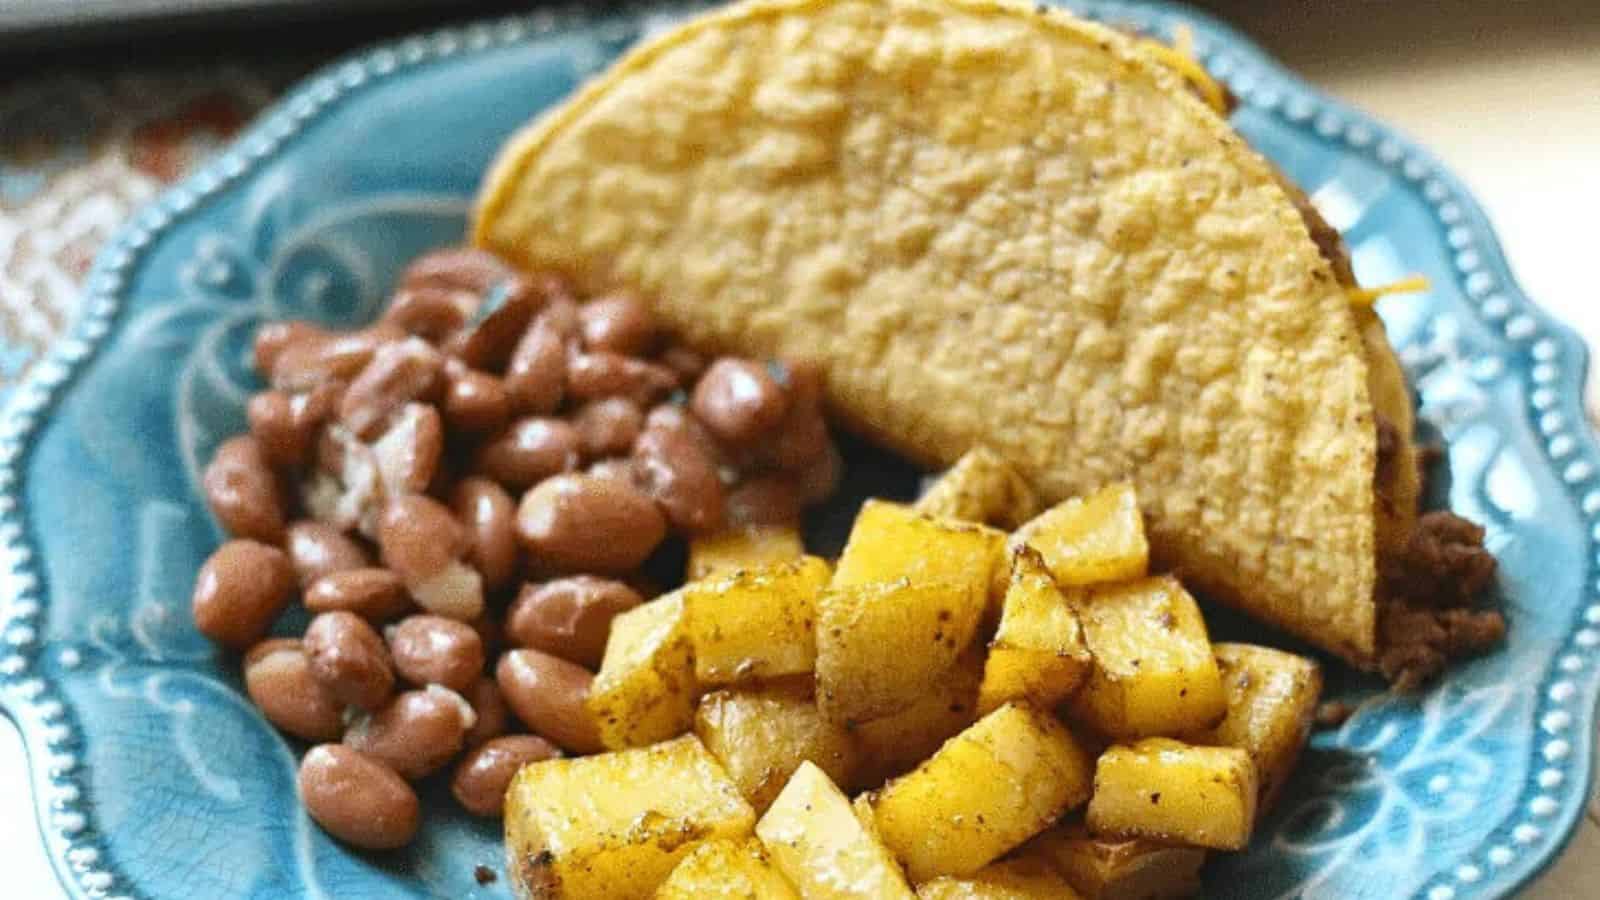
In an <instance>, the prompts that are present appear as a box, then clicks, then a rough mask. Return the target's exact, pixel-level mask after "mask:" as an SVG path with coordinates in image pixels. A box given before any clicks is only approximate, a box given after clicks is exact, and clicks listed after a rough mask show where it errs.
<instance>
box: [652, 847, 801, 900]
mask: <svg viewBox="0 0 1600 900" xmlns="http://www.w3.org/2000/svg"><path fill="white" fill-rule="evenodd" d="M655 900H800V895H799V894H796V893H795V892H794V888H792V887H790V886H789V881H788V879H786V878H784V877H783V874H782V873H780V872H779V871H778V870H777V868H776V867H774V866H773V865H772V861H771V860H770V859H768V858H767V851H766V848H765V847H763V846H762V845H761V842H760V841H758V840H756V839H755V838H746V839H745V840H742V841H731V840H716V841H706V842H705V843H703V844H701V845H700V846H698V847H696V848H695V849H694V850H693V851H691V852H690V853H689V855H688V856H685V857H684V858H683V862H680V863H678V867H677V868H676V869H673V870H672V875H671V877H669V878H668V879H667V882H666V884H663V885H662V886H661V889H660V890H658V891H656V896H655Z"/></svg>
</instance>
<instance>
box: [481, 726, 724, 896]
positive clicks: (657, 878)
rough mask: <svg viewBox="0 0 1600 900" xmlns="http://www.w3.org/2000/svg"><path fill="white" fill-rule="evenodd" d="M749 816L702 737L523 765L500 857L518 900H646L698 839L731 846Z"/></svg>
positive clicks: (509, 800) (510, 795) (510, 798)
mask: <svg viewBox="0 0 1600 900" xmlns="http://www.w3.org/2000/svg"><path fill="white" fill-rule="evenodd" d="M755 821H756V816H755V810H753V809H751V808H750V804H748V803H746V802H745V800H744V798H743V797H741V796H740V795H739V789H738V788H737V787H736V786H735V785H734V783H733V781H732V780H731V779H729V778H728V775H727V773H726V772H724V771H723V770H722V766H720V765H718V764H717V761H716V759H714V758H712V756H711V754H710V753H707V752H706V749H705V748H704V747H702V746H700V741H699V740H697V739H696V738H695V737H694V736H693V735H688V736H685V737H682V738H679V739H677V740H674V741H668V742H666V743H663V744H656V745H655V746H653V747H643V748H639V749H634V750H623V751H620V752H617V753H602V754H600V755H598V756H585V757H581V758H578V759H553V760H548V761H546V762H537V763H533V764H531V765H527V766H524V767H523V768H522V770H521V771H520V772H518V773H517V776H516V778H515V779H514V780H513V781H512V782H511V787H510V788H509V789H508V790H507V792H506V809H505V829H506V857H507V860H508V866H507V867H508V869H509V870H510V875H511V880H512V886H513V888H514V889H515V890H516V891H517V892H518V896H522V897H531V898H539V900H558V898H559V900H591V898H592V900H633V898H640V900H643V898H647V897H650V896H651V895H652V894H654V893H655V890H656V888H657V887H659V886H660V885H661V883H662V882H663V881H665V880H666V878H667V875H668V873H670V872H671V871H672V870H673V867H675V866H676V865H677V864H678V862H679V861H680V860H681V859H683V857H684V856H686V855H688V853H689V851H691V850H693V849H694V848H695V846H696V845H698V844H699V843H700V842H701V841H704V840H711V839H716V838H727V839H731V840H738V839H741V838H744V837H746V836H748V835H749V834H750V832H751V829H752V828H753V827H754V826H755Z"/></svg>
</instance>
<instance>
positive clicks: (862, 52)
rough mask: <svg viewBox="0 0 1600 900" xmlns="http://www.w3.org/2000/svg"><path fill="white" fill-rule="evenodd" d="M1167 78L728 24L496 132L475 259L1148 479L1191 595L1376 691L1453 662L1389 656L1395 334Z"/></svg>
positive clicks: (1059, 60)
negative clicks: (1215, 602) (523, 124)
mask: <svg viewBox="0 0 1600 900" xmlns="http://www.w3.org/2000/svg"><path fill="white" fill-rule="evenodd" d="M1171 56H1172V53H1171V51H1170V50H1167V49H1165V48H1163V49H1161V50H1160V51H1159V52H1157V51H1154V50H1152V48H1151V47H1150V46H1149V45H1148V44H1147V43H1146V42H1142V41H1140V40H1138V39H1135V38H1133V37H1130V36H1128V35H1125V34H1122V33H1119V32H1116V31H1113V30H1111V29H1107V28H1104V27H1101V26H1098V25H1095V24H1092V23H1089V22H1085V21H1080V20H1078V19H1076V18H1073V17H1071V16H1070V15H1068V14H1066V13H1064V12H1062V11H1059V10H1053V9H1050V8H1047V7H1042V6H1040V7H1035V6H1032V5H1027V6H1025V5H1021V4H1018V3H1013V2H1004V0H756V2H748V3H743V4H739V5H735V6H732V7H729V8H726V9H724V10H721V11H719V12H715V13H712V14H710V15H707V16H704V17H702V18H699V19H696V20H694V21H691V22H689V23H688V24H686V25H683V26H682V27H680V28H678V29H677V30H675V31H672V32H670V33H668V34H666V35H663V36H661V37H659V38H657V39H655V40H653V41H650V42H648V43H645V44H644V45H642V46H640V47H638V48H636V49H635V50H633V51H632V52H630V53H629V54H628V55H627V56H625V57H624V58H623V59H622V60H621V61H620V62H618V63H617V64H616V65H615V66H614V67H613V68H612V69H611V70H610V71H609V72H608V73H607V74H606V75H604V76H603V77H601V78H599V79H597V80H596V81H594V82H593V83H591V84H590V85H588V86H587V87H585V88H584V89H583V90H582V91H581V92H579V93H578V94H577V95H576V96H575V97H573V98H572V99H571V100H570V101H569V102H567V103H566V104H565V105H563V106H561V107H559V108H557V109H555V110H553V111H551V112H550V113H549V114H547V115H545V116H543V117H542V118H540V119H539V120H537V121H536V122H534V123H533V124H532V125H531V126H530V127H528V128H527V129H526V130H525V131H524V132H522V133H521V134H519V135H517V136H516V137H515V138H514V139H512V140H511V141H510V143H509V144H508V145H507V146H506V147H505V148H504V149H503V150H502V152H501V154H500V156H499V159H498V161H497V162H496V163H495V165H494V167H493V169H492V170H491V172H490V173H489V176H488V179H487V182H486V184H485V186H484V188H483V192H482V195H481V197H480V200H479V206H478V209H477V214H476V220H475V223H474V238H475V240H476V241H477V242H478V243H479V244H481V245H483V246H485V247H488V248H490V249H492V250H494V251H495V252H497V253H500V254H502V255H504V256H505V257H507V258H509V259H512V260H516V261H518V262H520V263H521V264H523V265H525V266H528V267H530V268H534V269H541V270H554V271H556V272H559V273H560V274H562V275H564V276H566V277H568V278H570V279H572V280H573V281H574V282H576V283H577V284H578V285H579V286H580V287H581V288H582V289H584V290H588V291H602V290H607V289H611V288H614V287H617V286H619V285H621V286H627V287H630V288H633V289H636V290H638V291H640V292H642V293H644V294H645V295H648V296H651V297H654V298H657V299H656V301H655V303H656V309H657V311H658V312H659V314H660V315H661V317H662V318H663V320H664V321H665V322H667V323H668V325H669V326H670V327H671V328H672V329H673V330H674V331H675V332H677V333H678V334H679V335H680V336H682V337H683V338H684V339H686V340H688V341H690V342H691V343H694V344H698V345H700V346H702V347H704V348H706V349H708V350H717V351H721V350H737V351H739V352H742V353H746V354H752V353H754V354H769V355H774V356H791V357H794V356H805V357H811V358H813V359H816V360H818V361H819V362H820V363H821V364H822V365H823V367H824V368H825V371H826V374H827V379H828V400H829V404H830V408H831V409H832V410H833V412H834V413H836V414H837V416H838V417H839V418H840V419H841V420H842V422H843V423H844V424H846V425H847V426H848V427H851V428H853V429H855V430H857V431H859V432H861V433H863V434H865V435H867V436H869V437H870V438H872V439H874V440H876V441H878V442H880V443H882V444H884V445H887V446H889V447H891V448H893V449H895V450H897V451H899V452H900V453H903V454H904V455H906V456H907V457H910V458H911V459H913V460H915V461H917V462H919V463H922V464H924V465H928V466H942V465H948V464H949V463H951V462H953V461H954V460H956V459H957V458H958V457H959V456H961V454H962V453H963V452H965V451H966V450H968V449H969V448H971V447H973V446H975V445H978V444H984V445H987V446H989V447H990V448H992V449H994V450H996V451H998V452H1000V453H1001V454H1002V455H1003V456H1005V457H1006V458H1007V459H1008V460H1009V461H1011V462H1012V463H1013V464H1015V465H1016V466H1017V467H1019V469H1020V470H1021V471H1022V472H1023V473H1024V474H1025V475H1027V476H1028V477H1029V479H1030V480H1031V481H1032V482H1033V483H1034V485H1035V486H1036V487H1037V488H1038V489H1039V491H1040V493H1041V494H1042V495H1044V496H1045V497H1046V498H1062V497H1066V496H1071V495H1077V494H1082V493H1085V492H1087V491H1089V490H1091V489H1093V488H1095V487H1098V486H1100V485H1103V484H1106V483H1108V482H1111V481H1115V480H1118V479H1125V478H1127V479H1132V480H1133V481H1135V482H1136V483H1137V486H1138V490H1139V495H1140V497H1141V498H1143V499H1144V502H1145V503H1146V505H1147V506H1146V509H1145V514H1146V520H1147V523H1148V529H1149V536H1150V541H1151V546H1152V550H1153V552H1154V554H1155V556H1156V557H1157V560H1158V561H1159V562H1161V563H1163V564H1165V565H1167V566H1168V567H1170V568H1172V569H1174V570H1177V571H1178V572H1180V573H1181V575H1182V577H1183V578H1184V579H1185V581H1188V582H1191V583H1194V584H1196V585H1198V586H1200V587H1201V588H1202V589H1203V590H1204V591H1206V592H1207V593H1209V594H1210V595H1212V596H1213V597H1215V598H1217V599H1220V600H1223V601H1225V602H1228V603H1231V604H1233V605H1235V606H1237V607H1239V608H1240V609H1243V610H1245V611H1246V612H1248V613H1250V614H1252V615H1255V616H1257V617H1259V618H1261V619H1264V620H1267V621H1269V622H1271V623H1275V624H1276V625H1278V626H1281V627H1282V628H1284V629H1286V630H1288V631H1290V632H1292V633H1294V634H1296V635H1299V636H1300V637H1302V638H1304V639H1306V640H1308V641H1311V642H1312V643H1314V644H1317V645H1319V646H1321V647H1323V648H1325V649H1327V650H1329V651H1331V652H1333V653H1336V654H1338V655H1339V656H1342V657H1344V658H1345V659H1347V660H1349V661H1350V662H1352V663H1354V664H1356V665H1358V666H1361V667H1364V668H1369V669H1370V668H1384V669H1386V670H1388V669H1392V670H1393V671H1392V672H1391V674H1393V675H1400V674H1402V670H1404V671H1405V672H1415V671H1417V670H1418V667H1419V666H1421V667H1422V668H1426V667H1427V666H1429V665H1436V663H1437V660H1433V661H1430V662H1427V663H1426V664H1424V663H1422V662H1419V661H1418V660H1413V661H1412V662H1409V663H1407V664H1406V667H1400V668H1397V667H1395V666H1394V665H1391V661H1390V658H1391V657H1392V654H1391V653H1390V648H1389V646H1388V645H1387V644H1386V643H1385V638H1384V635H1385V634H1386V633H1387V632H1388V631H1390V630H1392V629H1390V628H1388V627H1387V626H1385V625H1384V621H1383V620H1384V618H1385V615H1386V613H1385V612H1382V611H1380V607H1382V606H1385V605H1386V604H1389V603H1391V602H1397V601H1396V600H1395V598H1396V597H1397V596H1398V595H1397V594H1396V590H1395V589H1394V588H1392V587H1386V586H1385V585H1386V584H1388V585H1392V584H1395V583H1397V579H1400V580H1404V579H1403V578H1402V577H1401V575H1398V574H1392V573H1404V572H1410V571H1411V569H1410V568H1409V564H1408V563H1407V562H1406V559H1407V558H1408V554H1414V551H1413V549H1412V545H1413V544H1415V543H1416V542H1417V539H1418V538H1417V535H1418V532H1419V530H1420V529H1421V528H1422V526H1421V525H1419V519H1418V517H1417V514H1416V502H1417V500H1416V498H1417V496H1418V495H1419V483H1418V476H1417V471H1416V466H1415V465H1414V457H1415V454H1416V449H1415V446H1414V440H1413V435H1412V420H1411V405H1410V404H1411V400H1410V395H1409V392H1408V391H1407V389H1406V387H1405V384H1404V381H1403V378H1402V377H1401V375H1400V369H1399V367H1398V364H1397V363H1396V362H1395V359H1394V356H1393V353H1392V351H1391V350H1390V349H1389V345H1388V342H1387V340H1386V338H1385V337H1384V335H1383V331H1382V324H1381V323H1380V322H1379V320H1378V319H1377V317H1376V316H1375V315H1373V314H1372V312H1371V310H1370V308H1369V306H1370V304H1369V305H1367V306H1363V304H1362V303H1360V302H1355V301H1353V299H1352V295H1351V291H1350V289H1349V288H1350V286H1351V284H1353V279H1352V278H1350V277H1349V266H1348V262H1347V261H1344V260H1343V259H1342V258H1341V257H1340V255H1339V254H1340V253H1341V252H1342V250H1341V249H1340V248H1339V247H1338V245H1337V233H1334V234H1333V238H1332V240H1331V241H1329V240H1328V239H1327V236H1326V235H1325V234H1323V235H1320V238H1321V240H1320V241H1319V239H1318V237H1319V236H1318V235H1314V234H1313V231H1314V230H1316V228H1317V227H1318V225H1319V222H1320V220H1317V219H1315V218H1314V212H1313V213H1312V215H1311V217H1310V218H1308V216H1307V215H1305V214H1303V213H1302V210H1301V209H1300V208H1298V207H1297V204H1296V199H1297V194H1298V192H1295V191H1293V189H1292V187H1289V186H1287V185H1285V184H1284V183H1282V182H1281V181H1280V179H1279V177H1278V175H1277V173H1276V172H1275V171H1274V169H1273V168H1272V166H1271V165H1270V164H1269V163H1268V162H1267V161H1266V160H1264V159H1263V158H1262V157H1261V156H1259V155H1258V154H1257V153H1256V152H1254V151H1253V150H1252V149H1251V148H1249V147H1248V146H1247V145H1246V144H1245V142H1244V141H1243V140H1242V139H1241V138H1240V137H1239V136H1238V135H1237V134H1236V133H1234V131H1233V130H1232V129H1231V128H1230V127H1229V126H1228V124H1227V122H1226V120H1225V119H1224V118H1223V117H1222V116H1221V115H1219V114H1218V111H1217V109H1216V108H1215V105H1214V104H1215V103H1216V101H1217V95H1218V94H1219V93H1220V91H1218V90H1217V89H1216V86H1215V85H1207V84H1206V83H1205V82H1206V81H1208V80H1207V79H1204V76H1203V74H1200V75H1197V74H1195V72H1194V71H1191V69H1197V67H1193V66H1188V67H1186V66H1183V65H1173V64H1172V63H1171V60H1170V57H1171ZM1197 86H1199V87H1203V88H1205V89H1204V90H1196V87H1197ZM1207 96H1209V97H1210V99H1211V100H1212V103H1211V104H1208V103H1207V102H1206V99H1205V98H1206V97H1207ZM1304 205H1305V208H1306V209H1307V210H1309V204H1304ZM1321 228H1322V229H1323V230H1325V231H1332V229H1327V228H1326V226H1325V225H1321ZM1319 244H1324V245H1328V246H1327V247H1323V246H1319ZM1358 299H1359V298H1358ZM1380 422H1381V423H1382V424H1381V425H1380ZM1467 527H1468V528H1469V529H1470V528H1471V527H1472V526H1470V525H1468V526H1467ZM1435 530H1439V529H1435ZM1443 530H1444V531H1448V532H1449V533H1450V537H1451V538H1452V539H1453V540H1454V543H1452V544H1451V545H1450V546H1451V548H1452V550H1460V549H1462V547H1465V548H1466V549H1465V550H1463V551H1462V552H1463V553H1467V554H1468V555H1471V554H1470V551H1471V549H1472V545H1473V543H1474V542H1473V541H1472V540H1470V538H1471V534H1470V533H1469V532H1461V531H1460V529H1455V530H1454V531H1451V530H1450V529H1443ZM1477 534H1478V537H1479V541H1478V543H1481V532H1478V533H1477ZM1477 550H1478V553H1479V554H1480V555H1481V547H1478V548H1477ZM1460 555H1461V554H1459V553H1458V554H1455V556H1452V559H1456V557H1458V556H1460ZM1475 558H1476V557H1475ZM1457 562H1459V560H1457ZM1474 565H1475V566H1477V568H1475V569H1472V570H1471V574H1470V575H1469V574H1467V573H1466V572H1465V570H1463V571H1460V572H1456V571H1450V572H1444V573H1442V574H1440V577H1441V578H1444V579H1446V580H1447V581H1448V584H1445V585H1444V586H1443V587H1441V588H1440V591H1441V592H1442V593H1443V594H1448V595H1451V596H1455V595H1457V594H1464V593H1467V594H1470V593H1471V592H1475V591H1476V590H1477V588H1478V587H1479V586H1481V584H1482V580H1483V573H1482V565H1481V562H1478V563H1474ZM1489 565H1490V566H1491V568H1492V560H1491V561H1490V564H1489ZM1456 568H1457V569H1461V568H1462V567H1461V566H1459V565H1458V566H1457V567H1456ZM1435 574H1439V573H1435ZM1469 579H1476V580H1475V581H1473V583H1471V584H1463V581H1464V580H1469ZM1413 587H1414V586H1413ZM1429 590H1432V588H1429ZM1414 592H1415V591H1414V590H1413V593H1414ZM1401 599H1404V600H1405V601H1406V602H1407V603H1409V604H1410V605H1409V606H1408V607H1407V608H1412V607H1417V608H1422V607H1426V606H1427V605H1428V604H1429V603H1431V602H1432V598H1431V597H1430V598H1428V599H1427V600H1426V601H1423V600H1417V598H1401ZM1413 601H1415V602H1413ZM1457 605H1459V604H1457ZM1407 630H1408V631H1414V630H1415V629H1407ZM1449 637H1450V639H1451V640H1454V641H1455V642H1456V643H1458V644H1459V643H1462V640H1461V635H1460V634H1457V633H1455V632H1451V635H1450V636H1449ZM1434 643H1436V644H1438V643H1442V642H1440V641H1435V642H1434ZM1445 643H1447V642H1445ZM1468 643H1470V642H1468ZM1479 643H1481V641H1479ZM1435 649H1439V648H1435ZM1457 649H1459V648H1457ZM1405 655H1406V656H1407V657H1408V658H1409V657H1414V656H1418V654H1416V653H1411V652H1410V651H1407V653H1406V654H1405ZM1435 656H1437V654H1435ZM1424 674H1425V673H1424ZM1406 677H1411V676H1409V675H1408V676H1406Z"/></svg>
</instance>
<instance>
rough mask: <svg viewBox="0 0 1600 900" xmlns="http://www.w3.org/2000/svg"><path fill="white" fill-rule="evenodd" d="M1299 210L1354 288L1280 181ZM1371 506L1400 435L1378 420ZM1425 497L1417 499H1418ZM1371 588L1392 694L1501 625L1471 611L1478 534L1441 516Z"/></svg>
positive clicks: (1336, 245)
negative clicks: (1375, 594)
mask: <svg viewBox="0 0 1600 900" xmlns="http://www.w3.org/2000/svg"><path fill="white" fill-rule="evenodd" d="M1281 180H1282V181H1283V183H1284V185H1285V189H1286V190H1287V192H1288V194H1289V197H1290V199H1292V200H1293V201H1294V204H1295V207H1296V208H1297V209H1298V210H1299V211H1300V216H1301V218H1302V219H1303V220H1304V221H1305V223H1306V230H1308V231H1309V232H1310V233H1311V239H1312V241H1314V242H1315V243H1316V245H1317V249H1319V250H1320V251H1322V255H1323V257H1324V258H1325V259H1327V261H1328V264H1329V265H1330V266H1332V267H1333V272H1334V277H1335V278H1336V279H1337V280H1338V282H1339V283H1340V284H1343V285H1345V286H1347V287H1350V286H1354V285H1355V283H1356V279H1355V273H1354V272H1353V271H1352V270H1351V267H1350V254H1349V252H1348V251H1347V250H1346V249H1345V246H1344V240H1343V238H1342V237H1341V236H1340V234H1339V231H1338V229H1336V228H1334V227H1333V226H1331V225H1329V224H1328V222H1327V220H1326V219H1324V218H1322V215H1321V213H1319V212H1318V211H1317V208H1316V207H1315V206H1314V205H1312V203H1311V198H1310V197H1308V196H1306V194H1305V192H1304V191H1301V190H1299V189H1298V188H1297V187H1295V186H1293V185H1292V184H1291V183H1290V182H1289V181H1288V180H1287V179H1281ZM1377 420H1378V448H1377V450H1378V452H1377V472H1376V478H1374V481H1375V482H1376V484H1377V492H1378V498H1377V499H1378V503H1379V505H1380V506H1382V507H1384V508H1385V509H1389V510H1391V511H1392V510H1393V509H1394V504H1395V502H1396V498H1395V497H1392V496H1390V495H1389V492H1388V487H1389V486H1390V485H1391V484H1393V478H1392V474H1393V473H1392V471H1391V470H1392V469H1393V467H1394V465H1395V462H1396V458H1397V453H1398V451H1399V449H1400V442H1401V441H1402V440H1404V438H1403V437H1402V436H1401V435H1400V432H1399V430H1398V429H1396V428H1395V426H1394V423H1392V422H1390V421H1389V420H1388V419H1385V418H1384V417H1383V416H1381V415H1380V416H1378V417H1377ZM1439 456H1440V452H1439V449H1438V448H1437V447H1431V446H1422V447H1418V448H1417V466H1418V467H1419V468H1420V469H1421V470H1422V472H1421V474H1422V480H1423V482H1424V483H1426V481H1427V477H1428V470H1429V468H1431V466H1432V465H1433V463H1435V462H1437V461H1438V460H1439ZM1424 493H1425V492H1424ZM1380 569H1381V571H1380V573H1379V574H1380V575H1381V579H1380V583H1379V586H1378V670H1379V671H1380V672H1382V673H1383V676H1384V677H1385V678H1387V679H1388V680H1389V682H1390V683H1391V684H1393V685H1394V686H1395V687H1396V688H1398V689H1400V690H1409V689H1412V688H1415V687H1418V686H1420V685H1422V684H1424V683H1425V682H1427V681H1428V680H1430V679H1432V678H1433V677H1434V676H1436V675H1438V674H1439V673H1440V672H1442V671H1444V669H1445V667H1446V666H1448V665H1449V664H1450V661H1451V660H1454V659H1460V658H1463V657H1468V656H1475V655H1477V654H1479V653H1482V652H1484V651H1485V650H1487V649H1489V648H1490V647H1492V646H1494V645H1495V644H1497V643H1499V642H1500V640H1501V639H1502V638H1504V637H1505V633H1506V620H1505V617H1504V616H1502V615H1501V614H1500V611H1499V610H1493V609H1482V608H1479V606H1478V598H1479V595H1480V594H1482V592H1483V589H1484V588H1485V587H1487V586H1488V584H1489V582H1490V580H1491V579H1492V578H1493V577H1494V570H1495V560H1494V556H1492V555H1491V554H1490V553H1489V551H1488V550H1485V549H1484V547H1483V528H1481V527H1480V526H1478V525H1476V524H1474V523H1472V522H1469V521H1467V520H1466V519H1463V518H1461V517H1460V516H1458V515H1456V514H1454V513H1451V512H1447V511H1440V512H1430V513H1425V514H1424V515H1423V516H1422V517H1421V518H1420V519H1418V520H1417V527H1416V529H1415V530H1414V531H1413V532H1412V534H1411V538H1410V540H1409V541H1408V542H1407V543H1406V547H1405V550H1404V551H1403V552H1401V553H1400V554H1399V556H1398V558H1394V559H1386V560H1383V561H1382V562H1381V564H1380Z"/></svg>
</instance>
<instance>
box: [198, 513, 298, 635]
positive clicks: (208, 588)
mask: <svg viewBox="0 0 1600 900" xmlns="http://www.w3.org/2000/svg"><path fill="white" fill-rule="evenodd" d="M293 595H294V570H293V569H292V568H290V566H289V558H288V557H287V556H285V555H284V553H283V551H282V550H279V549H278V548H276V547H269V546H267V545H266V544H262V543H259V542H257V541H250V540H234V541H228V542H227V543H226V544H223V545H222V546H221V547H218V548H217V550H216V552H215V553H212V554H211V556H210V558H209V559H207V560H206V561H205V564H204V565H202V566H201V567H200V574H199V577H197V578H196V579H195V585H194V596H193V598H192V601H191V603H190V606H191V609H192V611H193V614H194V624H195V627H196V628H197V629H199V630H200V633H201V634H203V635H205V636H206V637H208V638H210V639H212V640H213V641H216V642H217V643H219V644H222V645H223V646H225V647H228V648H229V649H232V650H238V651H241V652H242V651H244V650H246V649H248V648H249V647H250V646H251V645H253V644H255V643H256V642H257V641H259V640H261V638H262V637H263V636H265V635H266V633H267V629H269V628H271V627H272V623H273V622H274V621H276V620H277V618H278V616H279V615H280V614H281V613H282V612H283V610H284V609H285V608H286V607H287V606H288V605H289V600H290V598H291V597H292V596H293Z"/></svg>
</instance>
